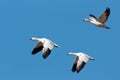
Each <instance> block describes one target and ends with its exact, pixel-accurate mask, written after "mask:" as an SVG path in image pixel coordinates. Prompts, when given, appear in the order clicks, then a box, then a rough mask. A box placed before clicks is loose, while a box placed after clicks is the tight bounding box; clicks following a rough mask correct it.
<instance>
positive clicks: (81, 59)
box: [68, 52, 94, 73]
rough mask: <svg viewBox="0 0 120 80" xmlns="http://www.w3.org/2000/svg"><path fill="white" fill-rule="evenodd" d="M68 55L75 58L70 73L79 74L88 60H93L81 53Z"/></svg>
mask: <svg viewBox="0 0 120 80" xmlns="http://www.w3.org/2000/svg"><path fill="white" fill-rule="evenodd" d="M68 55H75V56H77V57H76V59H75V61H74V64H73V66H72V72H75V71H77V73H79V72H80V71H81V70H82V69H83V67H84V66H85V64H86V63H87V62H88V60H94V58H92V57H90V56H88V55H87V54H84V53H82V52H78V53H73V52H69V53H68Z"/></svg>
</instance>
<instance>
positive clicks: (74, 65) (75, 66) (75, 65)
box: [72, 56, 79, 72]
mask: <svg viewBox="0 0 120 80" xmlns="http://www.w3.org/2000/svg"><path fill="white" fill-rule="evenodd" d="M78 60H79V57H78V56H77V57H76V59H75V61H74V63H73V66H72V72H75V71H76V68H77V62H78Z"/></svg>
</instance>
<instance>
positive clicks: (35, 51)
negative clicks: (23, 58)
mask: <svg viewBox="0 0 120 80" xmlns="http://www.w3.org/2000/svg"><path fill="white" fill-rule="evenodd" d="M42 49H43V43H42V42H39V43H38V44H37V45H36V46H35V48H34V49H33V51H32V54H33V55H34V54H36V53H37V52H39V51H41V50H42Z"/></svg>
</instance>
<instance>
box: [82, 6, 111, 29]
mask: <svg viewBox="0 0 120 80" xmlns="http://www.w3.org/2000/svg"><path fill="white" fill-rule="evenodd" d="M109 15H110V8H106V10H105V11H104V13H103V14H102V15H101V16H99V18H96V17H95V16H94V15H92V14H89V19H83V21H85V22H90V23H92V24H94V25H96V26H98V27H101V28H106V29H110V28H109V27H107V26H106V25H105V22H106V21H107V19H108V17H109Z"/></svg>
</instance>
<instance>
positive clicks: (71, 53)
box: [68, 52, 79, 56]
mask: <svg viewBox="0 0 120 80" xmlns="http://www.w3.org/2000/svg"><path fill="white" fill-rule="evenodd" d="M68 55H75V56H79V53H74V52H69V53H68Z"/></svg>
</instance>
